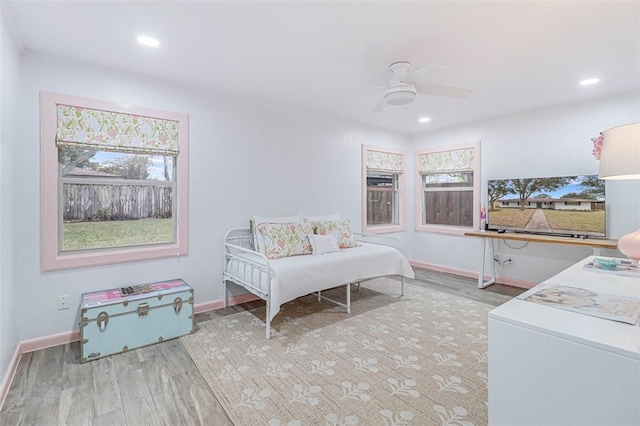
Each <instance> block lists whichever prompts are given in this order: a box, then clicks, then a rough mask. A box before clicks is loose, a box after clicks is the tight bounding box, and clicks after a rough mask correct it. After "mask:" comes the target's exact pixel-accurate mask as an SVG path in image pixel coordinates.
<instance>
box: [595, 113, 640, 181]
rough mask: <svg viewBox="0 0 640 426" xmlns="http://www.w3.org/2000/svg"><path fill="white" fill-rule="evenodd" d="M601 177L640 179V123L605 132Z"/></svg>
mask: <svg viewBox="0 0 640 426" xmlns="http://www.w3.org/2000/svg"><path fill="white" fill-rule="evenodd" d="M598 174H599V176H600V179H640V123H633V124H627V125H625V126H620V127H614V128H613V129H609V130H607V131H606V132H604V134H603V141H602V152H601V154H600V171H599V173H598Z"/></svg>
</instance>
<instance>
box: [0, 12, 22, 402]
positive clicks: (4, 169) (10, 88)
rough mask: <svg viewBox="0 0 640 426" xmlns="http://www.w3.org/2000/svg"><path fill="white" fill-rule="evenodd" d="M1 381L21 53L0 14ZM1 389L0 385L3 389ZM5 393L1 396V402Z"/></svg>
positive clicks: (12, 294)
mask: <svg viewBox="0 0 640 426" xmlns="http://www.w3.org/2000/svg"><path fill="white" fill-rule="evenodd" d="M0 58H2V60H1V61H0V383H2V380H3V377H4V376H5V375H4V374H3V373H4V372H5V371H6V370H7V367H8V366H9V363H10V362H11V358H12V357H13V354H14V352H15V350H16V347H17V345H18V341H19V330H18V327H17V325H18V303H19V299H18V294H17V293H18V284H17V280H16V279H15V276H14V273H15V267H14V259H15V256H14V236H15V233H14V227H13V223H12V222H13V217H14V216H13V201H14V191H15V189H14V188H15V180H14V179H13V175H14V173H15V170H16V168H15V163H14V161H13V158H12V157H13V153H14V152H15V141H16V135H17V131H16V129H17V128H16V126H15V119H16V116H17V115H16V111H15V110H16V108H17V107H18V105H19V94H18V87H19V70H20V64H19V59H20V58H19V54H18V48H17V47H16V45H15V42H14V40H13V38H12V36H11V34H10V32H9V29H8V27H7V22H6V21H5V17H4V15H3V14H2V13H0ZM1 390H2V389H1V388H0V391H1ZM1 400H2V395H0V403H1Z"/></svg>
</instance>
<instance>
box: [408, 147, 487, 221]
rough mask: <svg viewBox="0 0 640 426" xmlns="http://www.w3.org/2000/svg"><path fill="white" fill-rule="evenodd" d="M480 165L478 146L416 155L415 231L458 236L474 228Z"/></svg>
mask: <svg viewBox="0 0 640 426" xmlns="http://www.w3.org/2000/svg"><path fill="white" fill-rule="evenodd" d="M479 163H480V161H479V143H478V144H473V145H465V146H460V147H455V148H447V149H442V150H428V151H421V152H417V153H416V170H417V171H418V172H417V175H416V176H417V179H416V199H415V208H416V215H415V220H416V230H418V231H433V232H443V233H456V234H459V233H463V232H465V231H467V230H468V229H471V228H474V229H477V227H478V226H479V217H478V216H479V212H480V198H479V192H480V188H479V186H480V185H479V182H478V181H479V179H478V177H479V176H480V173H479ZM476 213H478V214H476Z"/></svg>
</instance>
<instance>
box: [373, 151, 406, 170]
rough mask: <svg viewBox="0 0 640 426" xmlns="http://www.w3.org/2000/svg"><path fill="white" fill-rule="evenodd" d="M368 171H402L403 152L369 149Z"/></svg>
mask: <svg viewBox="0 0 640 426" xmlns="http://www.w3.org/2000/svg"><path fill="white" fill-rule="evenodd" d="M367 171H371V172H387V173H402V172H403V171H404V170H403V165H402V154H396V153H393V152H383V151H372V150H367Z"/></svg>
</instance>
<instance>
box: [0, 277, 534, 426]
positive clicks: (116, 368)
mask: <svg viewBox="0 0 640 426" xmlns="http://www.w3.org/2000/svg"><path fill="white" fill-rule="evenodd" d="M415 271H416V279H415V280H406V282H410V283H412V284H417V285H421V286H425V287H428V288H433V289H437V290H441V291H446V292H450V293H455V294H457V295H461V296H464V297H468V298H470V299H474V300H479V301H482V302H485V303H487V304H491V305H494V306H498V305H500V304H502V303H504V302H506V301H508V300H510V299H511V298H512V297H514V296H517V295H518V294H520V293H522V292H523V291H524V290H522V289H518V288H515V287H509V286H504V285H499V284H496V285H493V286H491V287H489V288H487V289H484V290H479V289H478V288H477V281H476V280H475V279H471V278H464V277H459V276H456V275H450V274H444V273H440V272H434V271H429V270H425V269H419V268H415ZM263 303H264V302H261V301H256V302H251V303H246V304H243V305H238V306H233V307H229V308H225V309H219V310H216V311H212V312H207V313H203V314H198V315H196V323H198V322H202V321H206V320H208V319H210V318H213V317H216V316H225V315H230V314H232V313H235V312H238V311H243V310H247V309H253V308H255V307H258V306H260V305H262V304H263ZM79 352H80V347H79V343H78V342H74V343H70V344H66V345H61V346H56V347H53V348H49V349H43V350H39V351H35V352H31V353H26V354H23V355H22V357H21V359H20V362H19V365H18V369H17V371H16V375H15V378H14V379H13V383H12V385H11V388H10V390H9V394H8V396H7V399H6V401H5V403H4V406H3V407H2V410H1V411H0V425H5V426H10V425H109V426H111V425H132V426H133V425H135V426H137V425H172V426H173V425H192V424H193V425H216V426H217V425H222V426H224V425H232V423H231V421H230V420H229V418H228V416H227V415H226V413H225V412H224V410H223V409H222V408H221V406H220V404H219V403H218V401H217V400H216V398H215V396H214V395H213V393H212V392H211V390H210V389H209V387H208V386H207V384H206V382H205V380H204V379H203V377H202V376H201V375H200V372H199V371H198V369H197V368H196V366H195V364H194V362H193V360H192V359H191V358H190V357H189V354H188V353H187V351H186V350H185V348H184V347H183V346H182V344H181V343H180V340H179V339H174V340H170V341H167V342H164V343H160V344H157V345H152V346H148V347H145V348H140V349H137V350H133V351H130V352H127V353H123V354H118V355H114V356H111V357H106V358H102V359H98V360H95V361H91V362H88V363H85V364H80V362H79V357H78V355H79Z"/></svg>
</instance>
